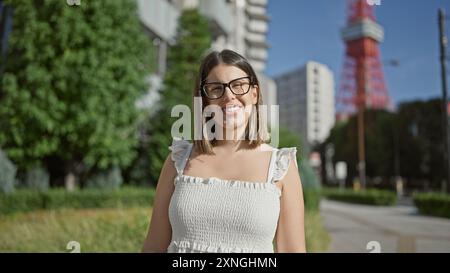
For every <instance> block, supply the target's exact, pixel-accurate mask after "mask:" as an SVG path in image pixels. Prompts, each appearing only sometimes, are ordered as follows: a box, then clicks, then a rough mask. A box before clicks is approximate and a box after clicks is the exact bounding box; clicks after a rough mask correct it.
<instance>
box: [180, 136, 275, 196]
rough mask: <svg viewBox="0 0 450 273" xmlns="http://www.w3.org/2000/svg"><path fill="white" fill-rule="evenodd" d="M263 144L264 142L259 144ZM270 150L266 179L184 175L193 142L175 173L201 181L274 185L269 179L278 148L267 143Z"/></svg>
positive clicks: (271, 176)
mask: <svg viewBox="0 0 450 273" xmlns="http://www.w3.org/2000/svg"><path fill="white" fill-rule="evenodd" d="M261 145H264V144H261ZM268 146H269V147H270V148H271V149H272V151H270V152H271V155H270V159H269V166H268V171H267V177H266V181H248V180H242V179H223V178H219V177H216V176H210V177H200V176H194V175H186V174H184V170H185V168H186V165H187V163H188V162H189V161H190V158H191V155H192V150H193V147H194V144H193V143H189V148H188V149H189V152H187V156H185V159H184V161H185V162H184V163H183V168H182V170H181V173H177V177H186V178H191V179H199V180H201V181H203V182H204V181H209V180H214V179H215V180H221V181H224V182H237V183H248V184H273V185H274V186H275V183H271V180H272V178H273V174H272V172H273V166H274V164H275V159H276V152H277V151H278V149H276V148H273V147H272V146H270V145H268ZM276 188H277V189H278V190H280V191H281V189H280V188H279V187H276Z"/></svg>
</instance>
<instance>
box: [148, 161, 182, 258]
mask: <svg viewBox="0 0 450 273" xmlns="http://www.w3.org/2000/svg"><path fill="white" fill-rule="evenodd" d="M170 157H171V154H169V156H168V157H167V158H166V161H165V162H164V165H163V167H162V170H161V174H160V176H159V179H158V185H157V186H156V194H155V201H154V203H153V212H152V217H151V220H150V227H149V229H148V234H147V238H146V239H145V242H144V246H143V247H142V252H166V251H167V247H168V246H169V244H170V240H171V238H172V227H171V225H170V222H169V203H170V198H171V197H172V193H173V191H174V188H175V187H174V184H173V180H174V178H175V176H176V169H175V166H174V164H173V161H172V160H171V158H170Z"/></svg>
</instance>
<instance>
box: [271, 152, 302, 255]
mask: <svg viewBox="0 0 450 273" xmlns="http://www.w3.org/2000/svg"><path fill="white" fill-rule="evenodd" d="M293 160H295V159H294V158H292V159H291V162H290V164H289V168H288V171H287V173H286V175H285V177H284V178H283V179H282V180H280V181H279V183H282V185H283V192H282V195H281V200H280V217H279V219H278V227H277V232H276V235H275V242H276V252H306V246H305V224H304V204H303V191H302V184H301V180H300V175H299V172H298V167H297V164H295V162H293Z"/></svg>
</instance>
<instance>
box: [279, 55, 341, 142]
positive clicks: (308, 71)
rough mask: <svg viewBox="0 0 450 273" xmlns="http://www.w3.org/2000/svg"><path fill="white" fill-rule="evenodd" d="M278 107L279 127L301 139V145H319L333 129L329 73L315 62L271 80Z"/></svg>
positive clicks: (332, 104)
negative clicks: (273, 81) (274, 84)
mask: <svg viewBox="0 0 450 273" xmlns="http://www.w3.org/2000/svg"><path fill="white" fill-rule="evenodd" d="M275 81H276V83H277V89H278V94H277V95H278V103H279V105H280V126H282V127H286V128H288V129H290V130H292V131H293V132H296V133H299V134H301V135H302V138H303V142H304V145H305V144H306V145H308V146H312V145H314V144H317V143H321V142H323V141H324V140H325V139H326V138H327V137H328V135H329V132H330V129H331V128H332V127H333V126H334V122H335V116H334V78H333V72H332V71H331V70H330V69H329V68H328V67H327V66H326V65H323V64H320V63H317V62H312V61H310V62H307V63H306V65H305V66H303V67H301V68H299V69H295V70H293V71H290V72H287V73H284V74H282V75H280V76H278V77H276V79H275Z"/></svg>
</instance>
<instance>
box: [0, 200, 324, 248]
mask: <svg viewBox="0 0 450 273" xmlns="http://www.w3.org/2000/svg"><path fill="white" fill-rule="evenodd" d="M151 211H152V209H151V208H150V207H137V208H114V209H107V208H97V209H61V210H40V211H34V212H29V213H15V214H10V215H2V216H0V252H70V250H68V249H67V248H66V247H67V244H68V242H70V241H77V242H79V243H80V246H81V247H80V251H81V252H140V250H141V247H142V244H143V242H144V238H145V236H146V233H147V228H148V223H149V220H150V215H151ZM305 223H306V236H307V239H306V240H307V249H308V252H323V251H326V249H327V246H328V242H329V236H328V234H327V232H326V231H325V229H324V228H323V226H322V223H321V220H320V215H319V213H317V212H311V213H309V212H308V213H307V214H306V217H305Z"/></svg>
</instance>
